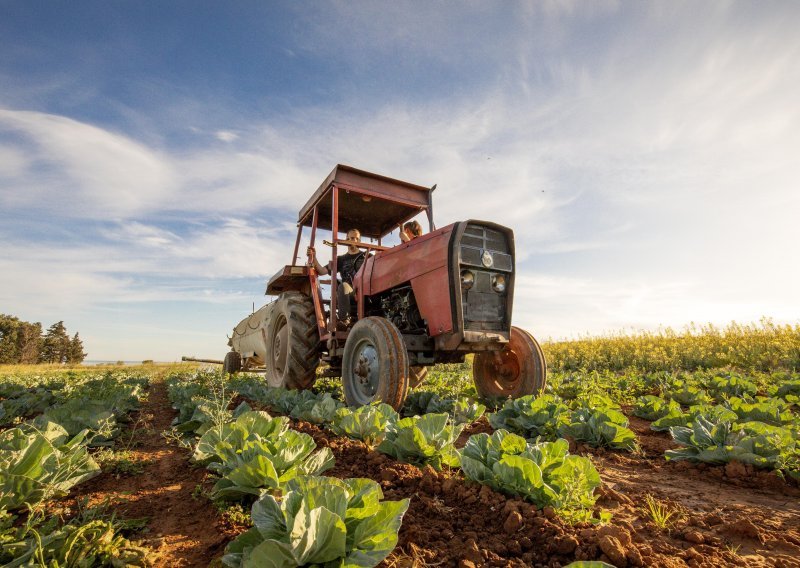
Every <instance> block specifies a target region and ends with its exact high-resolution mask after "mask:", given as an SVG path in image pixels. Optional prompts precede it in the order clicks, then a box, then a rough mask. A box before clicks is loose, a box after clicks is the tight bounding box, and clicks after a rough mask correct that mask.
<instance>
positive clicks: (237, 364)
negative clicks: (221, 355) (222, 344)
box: [222, 351, 242, 375]
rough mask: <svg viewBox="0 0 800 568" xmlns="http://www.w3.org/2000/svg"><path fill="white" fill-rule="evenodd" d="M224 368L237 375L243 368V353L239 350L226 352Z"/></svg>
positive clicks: (227, 371) (223, 362)
mask: <svg viewBox="0 0 800 568" xmlns="http://www.w3.org/2000/svg"><path fill="white" fill-rule="evenodd" d="M222 370H223V371H224V372H226V373H230V374H231V375H235V374H236V373H238V372H239V371H241V370H242V355H241V353H238V352H237V351H228V352H227V353H225V359H224V360H223V361H222Z"/></svg>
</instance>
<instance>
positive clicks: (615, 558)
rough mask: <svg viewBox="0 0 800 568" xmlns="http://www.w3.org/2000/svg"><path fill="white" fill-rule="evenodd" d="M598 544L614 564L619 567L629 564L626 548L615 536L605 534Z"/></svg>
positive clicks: (623, 567)
mask: <svg viewBox="0 0 800 568" xmlns="http://www.w3.org/2000/svg"><path fill="white" fill-rule="evenodd" d="M597 545H598V546H599V547H600V550H602V551H603V554H605V555H606V556H608V559H609V560H610V561H611V563H612V564H614V566H617V568H625V566H627V565H628V558H627V556H626V551H625V548H623V546H622V543H620V541H619V540H617V539H616V538H615V537H613V536H611V535H608V534H607V535H604V536H602V537H600V540H599V541H598V542H597Z"/></svg>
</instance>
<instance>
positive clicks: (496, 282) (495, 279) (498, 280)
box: [492, 274, 506, 294]
mask: <svg viewBox="0 0 800 568" xmlns="http://www.w3.org/2000/svg"><path fill="white" fill-rule="evenodd" d="M492 289H493V290H494V291H495V292H497V293H498V294H501V293H503V292H505V291H506V277H505V276H503V275H502V274H495V275H494V276H492Z"/></svg>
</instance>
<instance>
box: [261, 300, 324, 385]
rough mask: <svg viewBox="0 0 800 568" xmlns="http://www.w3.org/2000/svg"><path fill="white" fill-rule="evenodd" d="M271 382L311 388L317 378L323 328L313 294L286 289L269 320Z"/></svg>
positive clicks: (268, 344) (268, 365)
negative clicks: (320, 327)
mask: <svg viewBox="0 0 800 568" xmlns="http://www.w3.org/2000/svg"><path fill="white" fill-rule="evenodd" d="M266 336H267V354H266V357H265V359H266V361H265V363H266V368H267V373H266V376H267V383H268V384H269V385H270V386H272V387H284V388H287V389H310V388H311V387H312V386H313V385H314V381H315V380H316V378H317V366H318V365H319V332H318V331H317V322H316V317H315V315H314V304H313V302H312V301H311V298H309V297H308V296H306V295H305V294H301V293H300V292H294V291H292V292H283V293H282V294H281V295H280V296H278V299H277V300H276V301H275V307H274V308H273V310H272V313H271V315H270V318H269V321H268V322H267V333H266Z"/></svg>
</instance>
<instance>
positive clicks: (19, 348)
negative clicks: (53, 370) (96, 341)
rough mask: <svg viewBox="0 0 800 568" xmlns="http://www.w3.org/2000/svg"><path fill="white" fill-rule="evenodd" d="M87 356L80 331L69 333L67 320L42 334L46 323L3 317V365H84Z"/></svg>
mask: <svg viewBox="0 0 800 568" xmlns="http://www.w3.org/2000/svg"><path fill="white" fill-rule="evenodd" d="M85 358H86V353H84V351H83V342H82V341H81V338H80V336H79V335H78V333H77V332H76V333H75V335H73V336H72V337H70V336H69V334H67V328H66V327H65V326H64V322H63V321H58V322H56V323H54V324H53V325H51V326H50V327H49V328H47V331H46V332H44V333H43V332H42V324H41V323H39V322H36V323H30V322H27V321H22V320H21V319H19V318H17V317H14V316H10V315H6V314H0V364H16V363H20V364H36V363H68V364H77V363H81V362H83V360H84V359H85Z"/></svg>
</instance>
